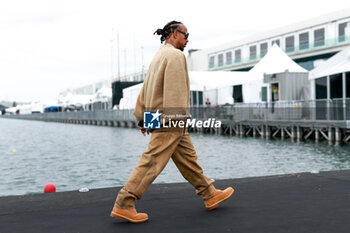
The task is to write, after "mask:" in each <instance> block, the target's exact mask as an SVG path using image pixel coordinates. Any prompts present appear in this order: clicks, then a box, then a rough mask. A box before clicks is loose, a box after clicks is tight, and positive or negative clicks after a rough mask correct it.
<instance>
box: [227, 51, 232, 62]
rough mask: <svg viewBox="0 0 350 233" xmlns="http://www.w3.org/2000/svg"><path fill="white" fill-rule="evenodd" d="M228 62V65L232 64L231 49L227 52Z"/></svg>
mask: <svg viewBox="0 0 350 233" xmlns="http://www.w3.org/2000/svg"><path fill="white" fill-rule="evenodd" d="M226 64H227V65H230V64H232V52H231V51H230V52H227V53H226Z"/></svg>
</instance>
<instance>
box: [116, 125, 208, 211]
mask: <svg viewBox="0 0 350 233" xmlns="http://www.w3.org/2000/svg"><path fill="white" fill-rule="evenodd" d="M170 158H172V160H173V161H174V163H175V164H176V166H177V168H178V169H179V171H180V172H181V174H182V176H183V177H184V178H185V179H186V180H187V181H188V182H190V183H191V184H192V185H193V186H194V188H195V189H196V193H197V194H198V195H199V196H201V197H202V199H203V200H208V199H210V198H211V197H213V196H214V193H215V187H214V185H213V184H212V183H213V182H212V180H210V179H209V178H207V177H206V176H204V175H203V171H202V168H201V167H200V166H199V165H198V163H197V154H196V151H195V149H194V147H193V144H192V141H191V138H190V135H189V133H188V132H187V131H186V132H184V130H183V129H180V130H168V131H165V130H154V131H153V132H152V135H151V139H150V142H149V145H148V149H147V151H146V152H144V153H143V154H142V156H141V159H140V161H139V162H138V164H137V166H136V168H135V169H134V171H133V173H132V175H131V176H130V178H129V180H128V181H127V183H126V185H125V186H124V188H122V189H121V190H120V192H119V193H118V196H117V199H116V205H117V206H118V207H119V208H123V209H131V208H135V204H134V203H135V199H141V197H142V195H143V193H144V192H145V191H146V190H147V188H148V187H149V186H150V185H151V184H152V182H153V181H154V180H155V179H156V178H157V176H158V175H159V174H160V173H161V171H162V170H163V169H164V167H165V166H166V164H167V163H168V161H169V159H170Z"/></svg>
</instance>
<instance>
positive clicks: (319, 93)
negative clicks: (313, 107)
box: [315, 77, 327, 99]
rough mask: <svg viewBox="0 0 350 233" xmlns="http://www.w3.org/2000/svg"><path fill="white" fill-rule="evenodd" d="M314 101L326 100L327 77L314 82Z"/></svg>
mask: <svg viewBox="0 0 350 233" xmlns="http://www.w3.org/2000/svg"><path fill="white" fill-rule="evenodd" d="M315 86H316V88H315V89H316V99H327V77H322V78H318V79H316V80H315Z"/></svg>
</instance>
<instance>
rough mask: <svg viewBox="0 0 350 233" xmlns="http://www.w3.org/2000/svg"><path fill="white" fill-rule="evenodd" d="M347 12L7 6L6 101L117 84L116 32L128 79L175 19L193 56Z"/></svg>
mask: <svg viewBox="0 0 350 233" xmlns="http://www.w3.org/2000/svg"><path fill="white" fill-rule="evenodd" d="M348 7H350V1H348V0H332V1H327V2H324V3H323V2H321V1H319V0H309V1H305V0H293V1H281V0H265V1H263V0H245V1H233V0H216V1H212V0H211V1H203V0H202V1H194V0H193V1H190V0H177V1H176V0H175V1H155V0H147V1H146V0H140V1H136V0H128V1H117V0H114V1H112V0H98V1H88V0H84V1H83V0H77V1H74V0H69V1H66V0H59V1H55V0H52V1H51V0H42V1H41V0H40V1H39V0H31V1H28V0H11V1H1V3H0V33H1V35H0V101H1V100H7V101H38V100H46V99H51V98H57V96H58V94H59V92H61V91H63V90H65V89H67V88H76V87H80V86H83V85H86V84H90V83H93V82H95V81H99V80H106V79H110V78H111V77H112V54H113V61H114V64H113V73H114V75H116V74H117V43H116V38H117V32H119V41H120V43H119V45H120V71H121V74H122V75H123V74H125V73H126V72H127V73H129V72H133V71H135V70H141V67H142V64H144V65H145V67H148V65H149V62H150V60H151V59H152V56H153V55H154V53H155V52H156V51H157V49H158V48H159V47H160V46H161V44H160V40H159V37H158V36H155V35H153V32H154V31H155V30H156V29H157V28H162V27H163V26H164V25H165V24H166V23H167V22H169V21H171V20H178V21H182V22H183V23H184V24H185V25H186V26H187V28H188V31H189V33H190V37H189V43H188V45H187V48H186V50H185V54H186V55H187V51H188V49H201V48H208V47H213V46H216V45H219V44H222V43H226V42H229V41H233V40H236V39H241V38H244V37H246V36H251V35H254V34H257V33H261V32H265V31H268V30H271V29H275V28H279V27H283V26H286V25H289V24H293V23H297V22H299V21H303V20H306V19H309V18H313V17H317V16H320V15H323V14H327V13H331V12H334V11H338V10H342V9H344V8H348ZM112 45H113V50H112ZM142 48H143V49H142ZM142 51H143V53H142ZM142 54H144V56H143V57H144V59H142ZM125 58H126V60H125ZM142 60H143V63H142Z"/></svg>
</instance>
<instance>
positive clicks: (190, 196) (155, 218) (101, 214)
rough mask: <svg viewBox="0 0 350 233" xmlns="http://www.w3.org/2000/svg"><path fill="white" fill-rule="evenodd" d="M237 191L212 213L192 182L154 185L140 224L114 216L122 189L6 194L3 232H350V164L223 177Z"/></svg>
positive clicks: (0, 204) (0, 205) (0, 210)
mask: <svg viewBox="0 0 350 233" xmlns="http://www.w3.org/2000/svg"><path fill="white" fill-rule="evenodd" d="M215 186H216V188H221V189H224V188H226V187H227V186H232V187H234V189H235V194H234V195H233V196H232V197H231V198H230V199H229V200H227V201H226V202H224V203H222V204H220V206H219V207H218V208H217V209H215V210H213V211H207V210H206V209H205V206H204V203H203V202H202V200H201V199H200V198H199V197H198V196H197V195H196V194H195V190H194V188H193V187H192V186H191V185H189V184H188V183H178V184H154V185H152V186H151V187H150V188H149V190H148V191H147V192H146V193H145V195H144V196H143V198H142V200H141V201H137V202H136V207H137V210H138V211H139V212H146V213H148V215H149V218H150V219H149V221H148V222H146V223H141V224H133V223H129V222H127V221H125V220H116V219H113V218H111V217H110V216H109V214H110V211H111V210H112V207H113V204H114V200H115V197H116V195H117V192H118V191H119V189H120V187H117V188H105V189H95V190H90V191H89V192H86V193H80V192H78V191H70V192H57V193H47V194H34V195H25V196H11V197H1V198H0V233H12V232H14V233H24V232H26V233H38V232H45V233H49V232H55V233H56V232H57V233H63V232H67V233H71V232H72V233H73V232H74V233H77V232H82V233H85V232H86V233H87V232H94V233H108V232H118V233H119V232H130V233H137V232H142V233H147V232H177V233H182V232H190V233H196V232H201V233H203V232H213V233H217V232H237V233H241V232H249V233H254V232H259V233H264V232H266V233H273V232H276V233H277V232H278V233H283V232H293V233H301V232H307V233H313V232H315V233H316V232H317V233H322V232H327V233H336V232H344V233H345V232H350V170H343V171H332V172H321V173H317V174H311V173H300V174H289V175H281V176H269V177H254V178H244V179H231V180H220V181H216V182H215Z"/></svg>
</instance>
